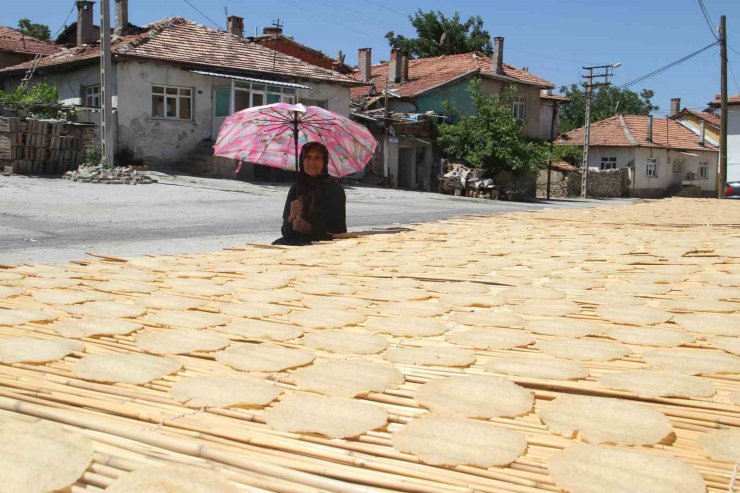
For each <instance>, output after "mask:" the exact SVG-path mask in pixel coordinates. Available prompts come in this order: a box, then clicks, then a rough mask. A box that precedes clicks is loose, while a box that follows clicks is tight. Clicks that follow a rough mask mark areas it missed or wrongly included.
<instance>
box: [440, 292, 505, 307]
mask: <svg viewBox="0 0 740 493" xmlns="http://www.w3.org/2000/svg"><path fill="white" fill-rule="evenodd" d="M439 302H440V303H442V304H444V305H447V306H470V307H476V306H477V307H483V308H490V307H492V306H501V305H505V304H506V298H504V297H503V296H496V295H493V294H472V295H467V294H443V295H441V296H440V297H439Z"/></svg>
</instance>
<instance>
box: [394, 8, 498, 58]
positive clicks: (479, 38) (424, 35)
mask: <svg viewBox="0 0 740 493" xmlns="http://www.w3.org/2000/svg"><path fill="white" fill-rule="evenodd" d="M409 21H411V25H412V26H414V29H416V34H417V37H416V38H407V37H405V36H402V35H400V34H398V35H396V34H395V33H394V32H393V31H390V32H388V33H387V34H386V35H385V38H386V39H387V40H388V43H389V44H390V45H391V46H392V47H394V48H400V49H401V50H402V51H406V52H408V53H410V54H411V55H412V56H414V57H417V58H424V57H430V56H439V55H453V54H455V53H469V52H471V51H481V52H483V53H485V54H486V55H488V56H491V55H492V54H493V46H492V44H491V35H490V34H489V33H488V31H486V30H484V29H483V19H481V18H480V16H475V17H470V18H468V20H466V21H465V22H461V20H460V13H459V12H455V14H454V15H453V16H452V17H449V18H448V17H447V16H445V15H444V14H443V13H442V12H440V11H439V10H438V11H436V12H434V11H429V12H422V10H421V9H419V10H417V11H416V13H414V15H413V16H411V15H410V16H409Z"/></svg>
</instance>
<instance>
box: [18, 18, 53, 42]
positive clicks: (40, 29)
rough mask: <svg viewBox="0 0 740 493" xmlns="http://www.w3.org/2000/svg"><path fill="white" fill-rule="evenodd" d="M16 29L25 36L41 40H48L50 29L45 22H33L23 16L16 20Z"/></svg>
mask: <svg viewBox="0 0 740 493" xmlns="http://www.w3.org/2000/svg"><path fill="white" fill-rule="evenodd" d="M17 30H18V31H20V32H22V33H23V34H25V35H26V36H31V37H32V38H36V39H40V40H41V41H49V40H50V39H51V30H50V29H49V26H47V25H46V24H34V23H33V22H31V19H26V18H23V19H21V20H19V21H18V29H17Z"/></svg>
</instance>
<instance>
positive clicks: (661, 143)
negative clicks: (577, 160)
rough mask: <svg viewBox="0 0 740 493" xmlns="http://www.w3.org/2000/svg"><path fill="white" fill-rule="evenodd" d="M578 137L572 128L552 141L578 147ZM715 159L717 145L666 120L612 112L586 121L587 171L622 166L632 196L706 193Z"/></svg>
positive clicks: (580, 141) (712, 188)
mask: <svg viewBox="0 0 740 493" xmlns="http://www.w3.org/2000/svg"><path fill="white" fill-rule="evenodd" d="M584 137H585V132H584V128H583V127H582V128H577V129H575V130H571V131H570V132H568V133H565V134H563V135H561V136H560V138H559V139H558V140H557V141H556V142H555V144H556V145H576V146H582V145H583V141H584ZM717 160H718V149H717V146H715V145H713V144H712V143H710V142H708V141H707V140H706V139H705V140H703V141H702V140H701V138H700V136H698V135H697V134H695V133H694V132H693V131H691V130H689V129H688V128H686V127H685V126H684V125H682V124H681V123H679V122H678V121H676V120H672V119H670V118H655V117H653V116H642V115H617V116H612V117H610V118H607V119H605V120H601V121H598V122H595V123H592V124H591V135H590V140H589V150H588V168H589V170H591V171H609V170H621V169H624V170H626V173H627V180H628V190H629V194H630V195H631V196H633V197H664V196H666V195H673V194H678V193H680V192H682V191H683V192H684V193H694V194H695V195H703V196H712V195H713V194H714V193H715V192H714V191H715V180H716V176H717Z"/></svg>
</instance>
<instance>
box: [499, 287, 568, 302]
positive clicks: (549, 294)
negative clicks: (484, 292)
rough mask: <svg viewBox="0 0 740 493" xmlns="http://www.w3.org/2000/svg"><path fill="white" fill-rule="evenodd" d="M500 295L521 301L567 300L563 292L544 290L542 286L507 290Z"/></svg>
mask: <svg viewBox="0 0 740 493" xmlns="http://www.w3.org/2000/svg"><path fill="white" fill-rule="evenodd" d="M498 294H500V295H501V296H503V297H504V298H506V299H512V298H516V299H520V300H561V299H563V298H565V293H564V292H562V291H558V290H557V289H552V288H543V287H540V286H520V287H516V288H507V289H504V290H503V291H501V292H500V293H498Z"/></svg>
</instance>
